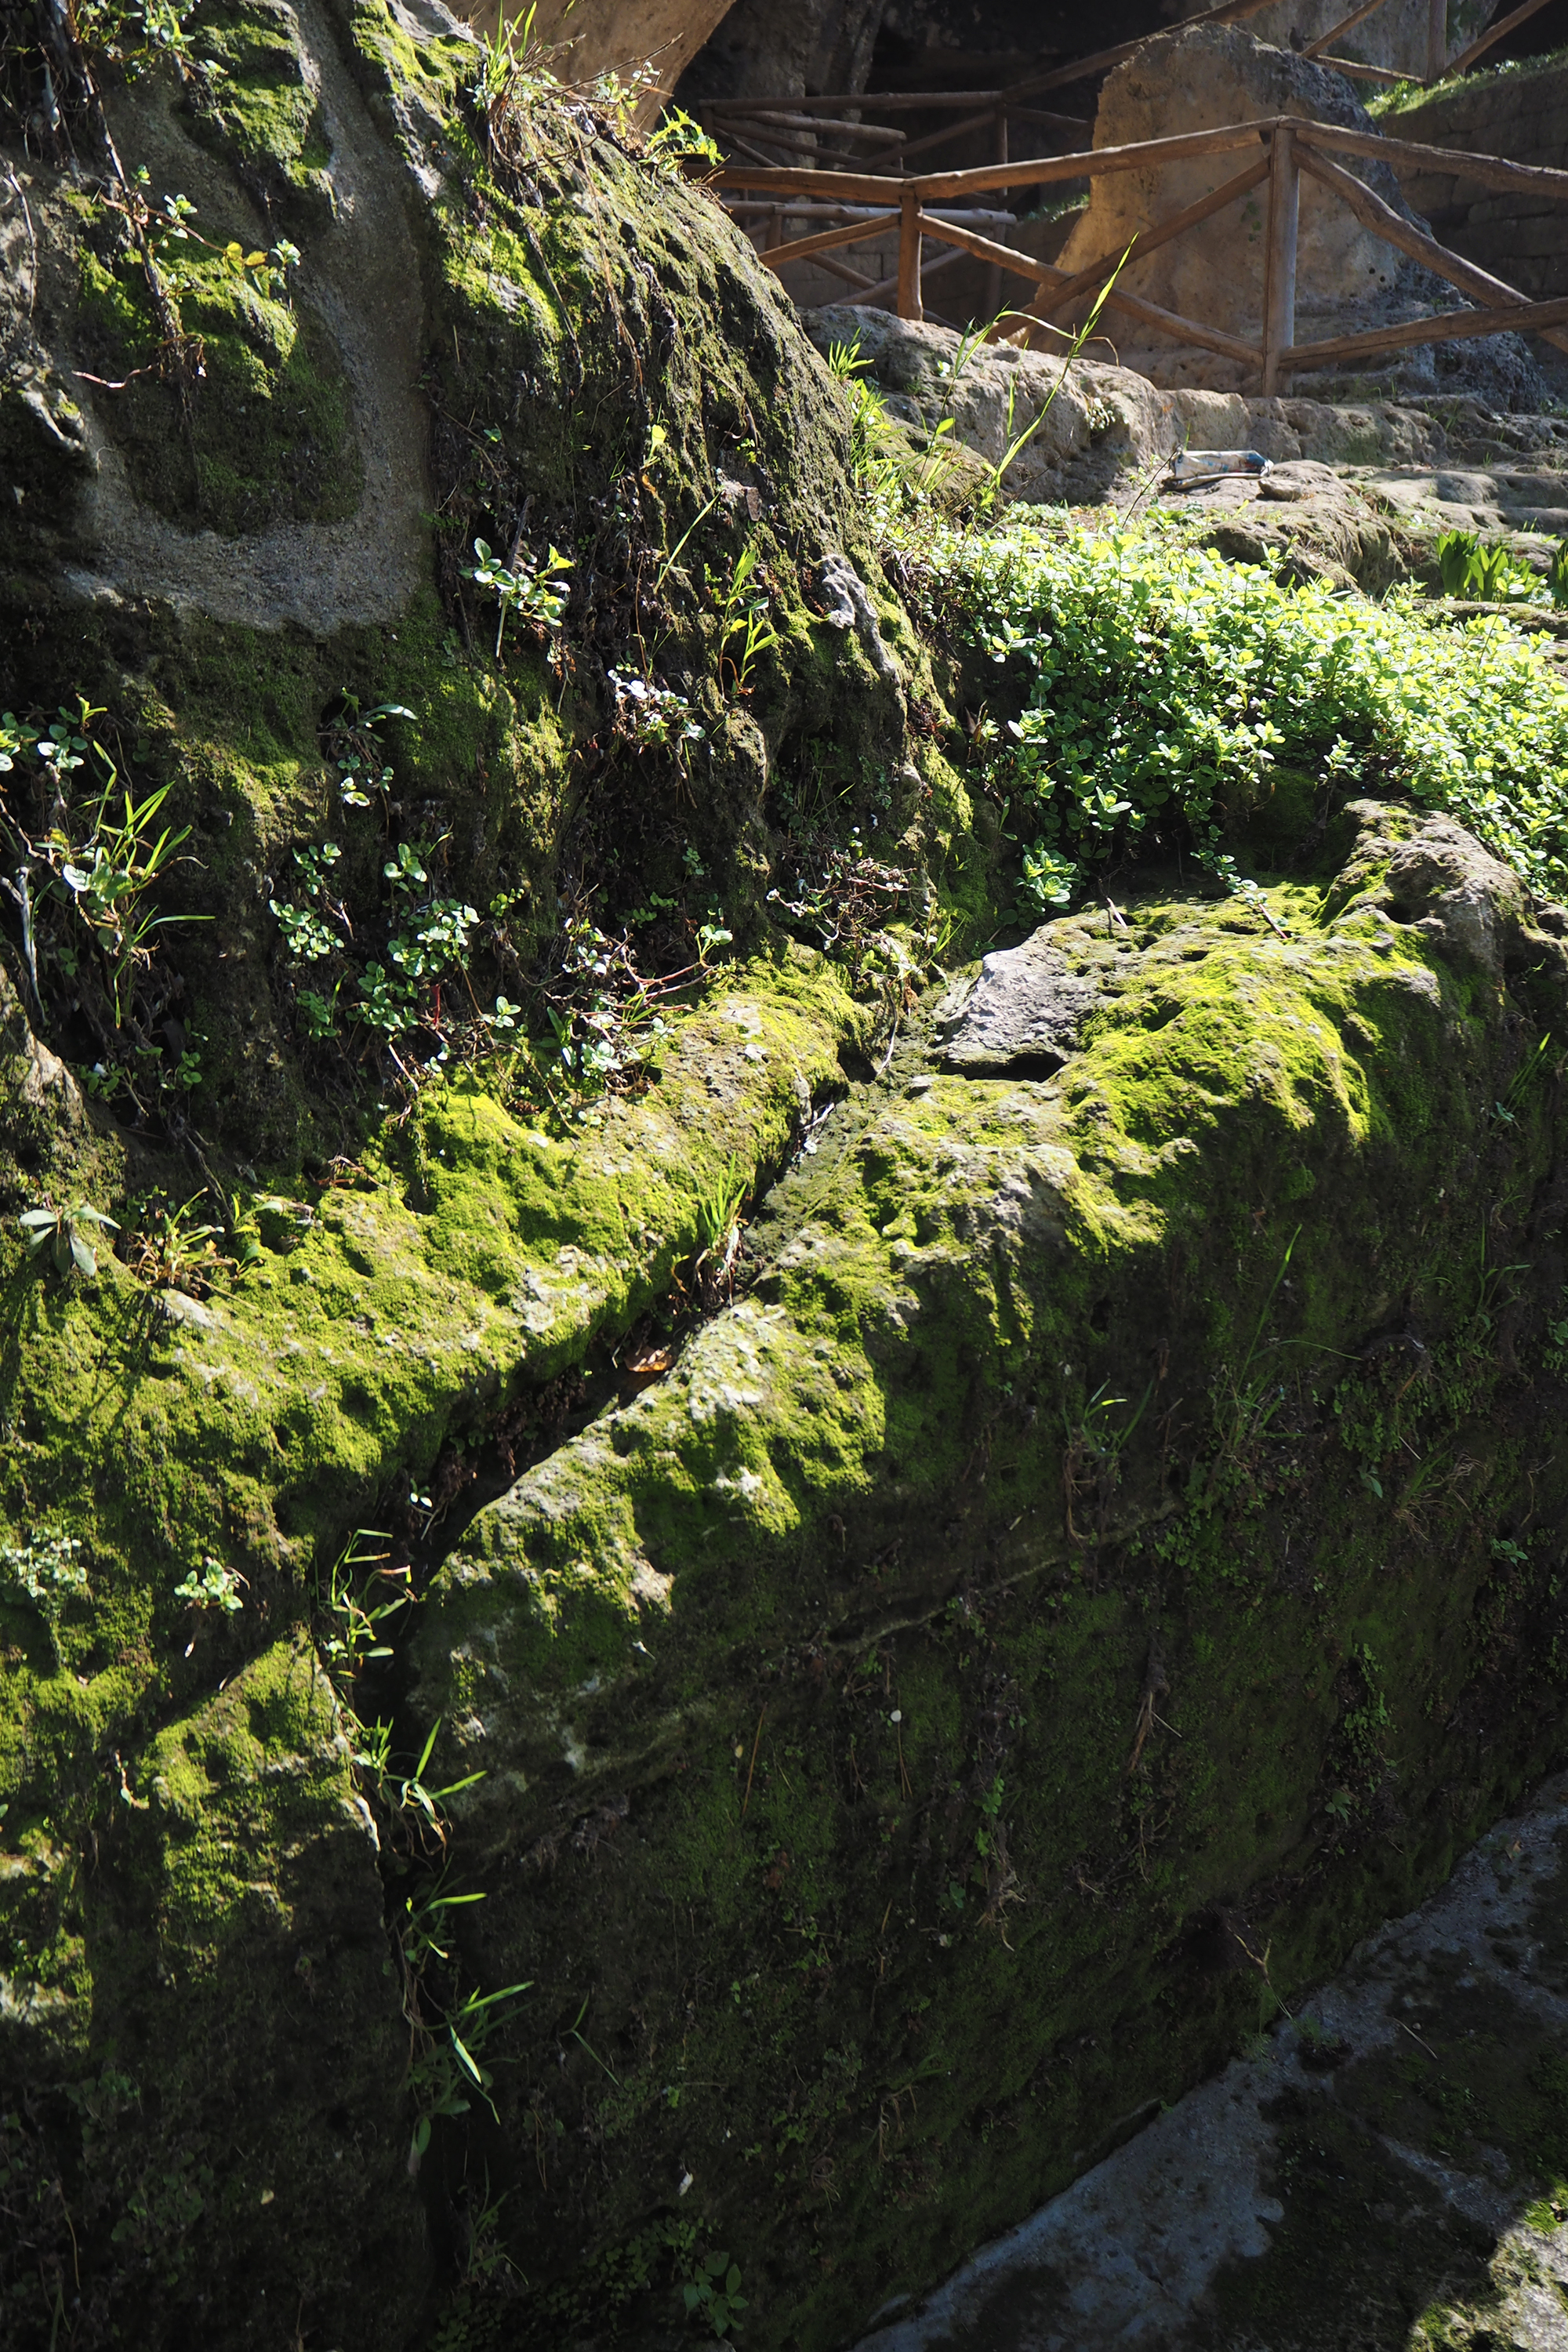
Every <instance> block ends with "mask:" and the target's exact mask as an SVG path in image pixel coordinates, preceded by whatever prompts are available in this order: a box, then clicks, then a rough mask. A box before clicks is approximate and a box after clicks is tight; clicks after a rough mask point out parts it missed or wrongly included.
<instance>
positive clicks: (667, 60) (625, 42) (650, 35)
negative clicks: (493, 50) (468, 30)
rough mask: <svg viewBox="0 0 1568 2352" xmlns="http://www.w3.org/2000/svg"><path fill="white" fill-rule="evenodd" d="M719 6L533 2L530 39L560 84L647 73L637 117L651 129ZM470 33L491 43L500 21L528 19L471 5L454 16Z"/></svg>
mask: <svg viewBox="0 0 1568 2352" xmlns="http://www.w3.org/2000/svg"><path fill="white" fill-rule="evenodd" d="M725 5H726V0H539V5H538V6H537V7H536V8H535V9H534V10H533V11H532V37H533V38H534V40H536V41H537V42H538V43H539V44H540V46H541V47H542V48H543V49H545V50H546V51H548V52H549V53H550V54H551V56H552V59H553V62H554V64H555V67H556V68H557V70H558V71H559V73H560V74H561V77H562V79H563V80H566V81H570V82H574V83H577V84H586V83H589V82H592V81H594V80H595V79H596V78H597V77H598V76H599V75H600V74H603V73H616V74H618V75H619V76H620V79H622V81H623V82H629V81H631V80H633V79H635V78H636V77H637V75H638V73H639V71H640V70H641V69H643V68H647V71H648V76H649V79H648V83H647V91H646V94H645V96H644V98H643V99H642V101H641V103H640V105H639V106H638V109H637V113H638V117H639V119H640V120H641V121H644V122H652V121H654V120H655V119H656V118H657V116H658V111H659V109H660V107H661V106H663V105H664V104H665V102H666V100H667V99H668V96H669V93H670V92H671V91H672V90H673V89H674V88H675V85H676V83H677V82H678V81H679V79H680V77H681V75H682V73H683V72H684V71H685V69H686V68H687V67H688V66H689V64H690V62H691V60H692V58H694V57H695V56H696V55H697V53H698V51H699V50H700V48H701V47H702V44H703V43H704V41H706V40H707V38H708V37H709V35H710V33H711V32H712V31H713V29H714V27H715V26H716V25H718V24H719V23H720V21H721V18H722V16H723V15H724V11H725ZM455 13H456V14H457V15H458V16H460V17H461V18H462V19H463V21H464V22H465V23H466V24H468V25H471V26H472V27H473V29H474V31H475V32H476V33H479V34H483V35H484V36H485V37H487V38H490V37H493V36H494V35H495V33H496V31H497V29H498V27H499V26H500V23H501V21H502V19H503V18H507V17H510V18H512V19H513V20H516V19H518V18H521V16H524V15H525V14H527V13H528V12H527V11H525V10H523V9H521V8H518V7H515V6H509V5H507V0H473V5H468V6H460V7H458V9H457V11H456V12H455Z"/></svg>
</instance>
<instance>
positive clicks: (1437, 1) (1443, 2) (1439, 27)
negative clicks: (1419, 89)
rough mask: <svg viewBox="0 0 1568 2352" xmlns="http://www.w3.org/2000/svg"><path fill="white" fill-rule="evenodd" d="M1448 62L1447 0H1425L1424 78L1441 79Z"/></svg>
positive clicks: (1430, 79) (1429, 79)
mask: <svg viewBox="0 0 1568 2352" xmlns="http://www.w3.org/2000/svg"><path fill="white" fill-rule="evenodd" d="M1447 62H1448V0H1426V79H1427V80H1428V81H1441V80H1442V79H1443V73H1444V69H1445V68H1446V67H1447Z"/></svg>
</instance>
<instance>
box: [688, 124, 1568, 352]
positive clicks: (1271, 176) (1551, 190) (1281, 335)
mask: <svg viewBox="0 0 1568 2352" xmlns="http://www.w3.org/2000/svg"><path fill="white" fill-rule="evenodd" d="M1258 142H1261V143H1262V146H1263V149H1264V151H1265V152H1262V153H1261V154H1258V153H1255V154H1254V155H1253V156H1252V157H1251V158H1250V159H1249V161H1248V162H1247V163H1246V164H1245V166H1244V167H1243V169H1242V170H1241V171H1239V172H1237V173H1234V174H1233V175H1232V176H1231V177H1230V178H1229V179H1227V180H1224V181H1222V182H1221V183H1220V184H1219V185H1218V187H1216V188H1214V189H1212V190H1211V191H1210V193H1209V194H1207V195H1206V196H1202V197H1199V198H1198V200H1197V201H1196V202H1195V203H1194V204H1190V205H1184V207H1183V208H1182V210H1181V211H1179V212H1175V213H1172V214H1170V215H1168V216H1167V217H1166V218H1164V219H1163V220H1160V221H1156V222H1154V223H1153V224H1152V226H1150V227H1149V228H1147V229H1145V230H1143V231H1142V234H1141V235H1140V236H1138V237H1137V238H1136V239H1135V240H1134V243H1133V245H1132V247H1131V257H1132V258H1133V259H1134V260H1141V259H1142V257H1144V256H1145V255H1147V254H1151V253H1153V252H1156V251H1157V250H1158V249H1159V247H1161V246H1163V245H1168V244H1170V243H1171V242H1172V241H1173V239H1174V238H1176V237H1179V236H1186V235H1187V234H1188V232H1189V231H1190V230H1192V229H1194V228H1196V227H1197V226H1199V225H1200V224H1201V223H1202V222H1204V221H1206V220H1209V219H1212V218H1213V217H1214V215H1215V214H1216V213H1219V212H1223V211H1224V210H1225V209H1226V207H1227V206H1228V205H1233V204H1237V203H1238V202H1239V201H1240V200H1241V198H1242V197H1244V196H1246V195H1247V194H1249V193H1250V192H1251V191H1252V190H1253V189H1254V188H1258V187H1260V186H1261V185H1262V184H1263V183H1264V181H1265V180H1267V182H1268V246H1267V266H1266V270H1265V280H1264V296H1263V320H1262V330H1261V334H1260V338H1259V340H1258V342H1256V343H1253V342H1249V341H1247V340H1245V338H1243V337H1242V336H1239V335H1234V334H1232V333H1230V332H1229V331H1227V330H1226V329H1223V328H1220V327H1216V326H1213V325H1211V324H1208V323H1207V322H1205V320H1199V319H1187V318H1184V317H1182V316H1181V314H1180V313H1179V312H1177V311H1173V310H1163V309H1162V308H1161V307H1160V305H1159V304H1157V303H1153V302H1149V301H1145V300H1144V299H1142V296H1140V295H1137V294H1134V293H1133V292H1131V289H1129V288H1126V287H1124V286H1123V285H1122V284H1121V282H1120V279H1119V276H1118V273H1119V272H1120V271H1121V267H1122V263H1123V259H1124V255H1123V253H1122V252H1121V251H1120V250H1119V251H1117V252H1114V253H1112V252H1107V253H1103V254H1100V255H1099V256H1098V257H1096V258H1095V260H1093V261H1092V262H1090V263H1089V265H1088V266H1087V267H1086V268H1081V269H1076V270H1071V271H1068V270H1065V269H1060V268H1057V267H1056V266H1055V265H1054V264H1053V263H1051V262H1046V261H1037V260H1036V259H1035V258H1034V257H1033V256H1032V255H1029V254H1026V253H1023V252H1020V251H1019V250H1018V248H1017V247H1015V246H1010V245H1003V244H999V243H998V242H997V241H996V240H995V239H994V237H989V236H984V234H982V233H981V232H980V231H979V230H977V229H974V228H972V227H970V226H967V221H966V218H965V216H964V215H962V214H957V213H954V212H953V211H951V210H947V211H943V210H941V209H939V207H942V206H953V205H961V204H963V201H964V200H965V199H973V197H976V196H981V195H985V194H991V193H993V192H994V190H996V189H997V188H999V187H1005V186H1013V187H1017V186H1030V187H1043V186H1048V185H1049V184H1051V183H1052V182H1053V181H1059V180H1079V179H1088V180H1095V179H1100V178H1103V177H1105V176H1106V175H1107V174H1109V173H1117V172H1135V171H1141V170H1144V169H1146V168H1148V167H1149V166H1151V165H1156V166H1157V165H1159V164H1161V163H1177V162H1180V161H1182V160H1184V158H1186V157H1189V156H1194V155H1222V154H1226V153H1234V152H1237V151H1238V150H1242V149H1246V148H1248V147H1256V145H1257V144H1258ZM1338 155H1360V156H1365V157H1369V158H1371V159H1373V160H1374V161H1377V162H1381V163H1388V164H1389V165H1391V166H1392V167H1393V169H1394V171H1395V172H1396V173H1397V172H1401V171H1406V172H1413V171H1422V172H1431V171H1438V172H1443V173H1451V174H1453V175H1455V176H1456V177H1458V178H1460V179H1466V180H1470V181H1476V182H1479V184H1480V185H1481V186H1483V187H1490V188H1500V189H1522V190H1528V191H1529V192H1531V194H1535V195H1538V196H1541V195H1543V196H1546V197H1548V198H1550V199H1552V200H1553V201H1555V202H1558V203H1564V204H1568V172H1557V171H1550V170H1547V169H1545V168H1544V167H1543V166H1542V165H1540V164H1534V163H1509V162H1508V161H1506V160H1505V158H1503V157H1502V156H1500V155H1472V154H1470V153H1469V152H1468V151H1466V150H1464V149H1461V148H1452V147H1428V146H1423V145H1419V144H1417V143H1416V142H1413V141H1410V140H1404V139H1384V138H1380V137H1379V136H1378V134H1377V133H1376V132H1375V131H1355V130H1348V129H1342V128H1341V127H1340V126H1339V125H1338V124H1336V123H1329V122H1316V121H1307V120H1302V119H1301V118H1300V117H1297V116H1294V115H1274V116H1269V117H1267V118H1265V119H1263V120H1260V121H1254V122H1237V123H1227V124H1225V125H1222V126H1221V127H1219V128H1218V129H1215V130H1213V131H1182V132H1180V133H1178V134H1177V135H1176V136H1174V137H1173V138H1168V139H1145V140H1140V141H1138V142H1136V143H1135V144H1132V145H1130V146H1124V147H1099V148H1090V149H1088V150H1086V151H1083V152H1079V153H1075V154H1068V155H1037V156H1029V157H1021V158H1019V160H1018V161H1017V162H1016V163H988V164H980V165H978V166H976V167H975V168H974V169H973V170H972V171H967V172H931V173H921V174H920V175H918V176H913V175H900V177H898V178H889V177H888V176H886V175H879V174H873V173H861V172H816V171H812V172H807V171H792V170H788V169H779V168H762V169H752V168H749V167H746V166H742V165H734V166H731V167H729V168H728V169H726V170H725V171H722V172H721V173H718V174H717V175H716V184H717V185H718V186H720V187H721V188H744V189H746V190H748V191H751V192H752V194H755V195H758V196H763V197H767V198H770V199H772V200H773V201H774V202H778V201H779V200H781V199H787V198H788V197H791V196H802V197H810V198H813V199H815V200H816V201H818V202H826V203H833V204H837V205H844V206H849V205H854V206H856V207H862V206H863V207H866V208H867V209H865V210H863V211H858V212H857V214H856V216H855V217H853V218H851V219H847V220H840V221H837V222H836V223H834V225H833V226H830V227H827V228H823V229H818V230H816V231H814V232H813V233H812V234H810V235H808V236H800V237H794V238H791V239H789V240H788V241H787V242H786V243H784V244H776V245H773V246H771V247H768V248H767V249H765V250H764V251H763V255H762V258H763V261H764V262H765V263H766V264H767V266H768V267H769V268H771V269H773V270H782V269H784V268H787V267H788V266H789V265H790V263H792V262H795V261H805V260H806V259H808V258H809V257H811V256H812V255H814V254H821V253H826V252H829V251H833V250H837V249H839V248H842V247H847V246H854V245H859V244H864V243H866V242H868V240H870V239H873V238H880V237H883V236H887V234H888V233H889V231H890V230H892V229H893V228H895V227H896V228H897V231H898V239H899V267H898V278H897V308H898V312H899V316H900V318H904V319H920V318H922V317H923V316H924V302H923V299H922V295H921V254H922V248H923V247H924V245H925V244H926V243H927V242H928V241H929V242H931V243H932V244H936V245H944V246H948V247H956V248H957V249H958V250H959V251H961V252H963V253H968V254H973V256H975V257H976V258H978V259H980V260H982V261H986V262H990V263H993V264H994V265H995V266H996V267H997V268H998V269H1000V270H1001V271H1004V272H1008V273H1011V274H1013V275H1015V276H1017V277H1021V278H1032V279H1033V280H1034V281H1035V284H1036V289H1037V291H1036V293H1035V295H1034V297H1033V303H1032V308H1031V309H1029V310H1026V311H1023V312H1009V313H1005V314H1004V317H1003V319H1001V320H998V321H997V323H996V324H995V325H994V327H993V328H992V330H991V331H992V333H993V334H1000V333H1005V332H1008V331H1013V330H1015V329H1016V328H1019V327H1023V326H1025V325H1026V324H1027V325H1032V326H1037V327H1042V328H1048V329H1052V330H1053V331H1058V332H1064V333H1065V330H1063V329H1060V328H1058V327H1057V326H1056V320H1057V318H1058V315H1059V314H1060V313H1063V312H1068V311H1071V310H1073V309H1074V308H1075V307H1077V308H1079V309H1081V308H1083V307H1085V306H1086V305H1087V304H1088V303H1089V302H1090V301H1091V300H1092V299H1094V297H1095V296H1096V295H1097V294H1098V293H1099V291H1100V289H1102V288H1104V287H1106V286H1107V285H1110V292H1109V294H1108V295H1107V296H1106V301H1107V305H1108V307H1109V308H1110V309H1111V310H1117V311H1120V312H1121V313H1122V314H1124V315H1125V316H1127V317H1130V318H1132V319H1136V320H1139V321H1140V322H1141V323H1142V325H1144V326H1148V327H1152V328H1153V329H1154V330H1155V331H1157V332H1158V333H1160V334H1163V335H1168V336H1170V337H1171V338H1172V339H1173V341H1177V342H1182V343H1191V344H1196V345H1197V346H1198V347H1199V348H1200V349H1202V350H1205V351H1212V352H1218V353H1219V354H1220V355H1221V356H1222V357H1224V358H1226V359H1230V360H1234V361H1237V362H1240V363H1241V364H1243V365H1244V366H1247V367H1248V368H1255V369H1256V370H1257V371H1258V376H1259V378H1260V381H1261V386H1262V390H1263V392H1264V394H1266V395H1267V394H1275V393H1282V392H1285V391H1288V390H1289V384H1290V379H1291V376H1292V374H1293V373H1295V372H1296V371H1297V370H1300V369H1309V368H1318V367H1330V366H1339V365H1349V366H1354V365H1356V364H1358V363H1359V362H1362V361H1369V360H1376V359H1378V358H1381V357H1382V356H1383V355H1384V353H1385V352H1394V351H1401V350H1407V349H1409V348H1410V347H1412V346H1413V345H1415V344H1419V343H1437V342H1454V341H1460V340H1464V339H1468V338H1469V337H1471V336H1475V335H1490V334H1496V333H1499V332H1500V331H1505V330H1510V331H1515V332H1521V331H1522V332H1525V333H1533V334H1539V335H1542V336H1543V337H1544V338H1545V340H1546V341H1549V342H1552V343H1554V344H1555V345H1556V346H1557V347H1558V349H1559V350H1561V351H1568V332H1564V329H1565V328H1568V299H1558V300H1556V301H1552V302H1532V301H1531V300H1530V299H1529V298H1528V296H1526V295H1523V294H1521V293H1520V292H1519V291H1518V290H1517V289H1516V288H1514V287H1511V286H1507V285H1505V284H1504V283H1503V281H1502V280H1501V279H1500V278H1494V277H1492V276H1491V274H1490V272H1489V271H1488V270H1484V269H1481V268H1478V267H1477V266H1476V264H1475V263H1474V262H1470V261H1467V260H1466V259H1465V258H1464V257H1463V256H1462V255H1460V254H1457V253H1450V252H1449V250H1448V249H1447V247H1446V246H1442V245H1439V244H1438V242H1437V240H1436V238H1435V237H1432V236H1427V235H1426V232H1425V231H1424V230H1422V229H1421V228H1419V227H1417V226H1415V224H1414V223H1413V222H1411V221H1407V220H1406V219H1405V217H1404V215H1402V214H1401V213H1399V212H1396V211H1395V210H1394V206H1393V205H1388V204H1385V203H1384V200H1383V198H1382V197H1381V196H1379V195H1377V194H1374V193H1373V190H1372V189H1371V188H1369V187H1367V186H1365V185H1364V184H1363V182H1361V181H1360V180H1358V179H1356V178H1355V177H1354V175H1353V174H1352V173H1349V172H1347V171H1345V170H1344V169H1343V167H1342V165H1341V164H1340V163H1337V162H1336V161H1335V160H1334V159H1335V157H1336V156H1338ZM1303 172H1305V173H1307V174H1308V176H1309V177H1310V178H1311V179H1313V180H1316V181H1317V182H1318V183H1319V184H1320V185H1321V187H1323V188H1324V189H1326V190H1328V191H1330V192H1331V194H1334V195H1336V196H1338V197H1339V198H1340V199H1341V201H1342V203H1344V204H1345V205H1347V206H1348V208H1349V209H1350V211H1351V212H1352V214H1353V215H1355V217H1356V218H1357V219H1358V220H1359V221H1361V222H1362V223H1363V226H1365V227H1367V228H1370V229H1372V230H1373V232H1374V233H1375V234H1376V235H1377V236H1380V237H1383V238H1384V240H1385V241H1386V242H1387V243H1388V244H1390V245H1392V246H1394V247H1397V249H1398V250H1399V251H1400V252H1402V253H1406V254H1409V255H1410V256H1411V257H1413V258H1415V259H1416V260H1419V261H1421V262H1423V263H1425V265H1426V268H1428V269H1430V270H1432V271H1434V272H1435V274H1436V276H1438V277H1439V278H1446V279H1447V282H1448V283H1449V284H1450V285H1451V286H1454V287H1456V288H1458V290H1459V291H1460V292H1461V293H1464V294H1467V295H1468V296H1470V297H1471V298H1472V299H1474V300H1475V301H1477V302H1478V303H1479V305H1480V306H1481V307H1480V308H1479V309H1477V310H1464V311H1458V312H1455V311H1449V312H1445V313H1443V314H1441V315H1439V316H1436V317H1432V318H1426V319H1415V320H1409V321H1407V322H1406V323H1405V324H1402V325H1399V326H1391V327H1373V328H1370V329H1368V330H1367V331H1365V332H1364V333H1361V334H1354V335H1340V336H1335V337H1333V338H1331V340H1329V341H1322V342H1316V343H1299V342H1298V341H1296V281H1297V259H1298V255H1297V226H1298V221H1299V217H1300V184H1301V174H1302V173H1303ZM970 217H973V215H970ZM1113 279H1116V280H1117V282H1116V283H1111V282H1110V281H1111V280H1113ZM885 290H886V291H891V290H892V286H891V282H890V281H889V282H887V284H886V286H885V287H884V286H879V287H877V288H876V289H874V291H875V292H876V293H878V294H879V295H881V294H882V293H883V292H884V291H885Z"/></svg>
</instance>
